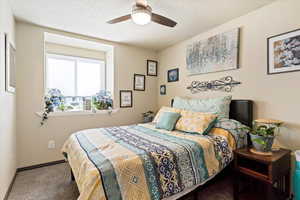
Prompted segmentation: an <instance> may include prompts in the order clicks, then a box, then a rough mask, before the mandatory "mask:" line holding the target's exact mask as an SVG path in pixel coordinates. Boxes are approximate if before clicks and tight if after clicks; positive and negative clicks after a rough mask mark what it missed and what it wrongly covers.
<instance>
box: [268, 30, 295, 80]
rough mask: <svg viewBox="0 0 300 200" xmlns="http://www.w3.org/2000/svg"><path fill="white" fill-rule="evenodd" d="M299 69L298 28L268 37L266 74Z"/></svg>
mask: <svg viewBox="0 0 300 200" xmlns="http://www.w3.org/2000/svg"><path fill="white" fill-rule="evenodd" d="M293 71H300V29H298V30H295V31H291V32H287V33H283V34H280V35H276V36H272V37H269V38H268V74H278V73H284V72H293Z"/></svg>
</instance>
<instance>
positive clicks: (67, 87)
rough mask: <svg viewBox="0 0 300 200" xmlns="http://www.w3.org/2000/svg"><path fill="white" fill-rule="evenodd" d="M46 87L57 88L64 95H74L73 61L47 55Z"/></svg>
mask: <svg viewBox="0 0 300 200" xmlns="http://www.w3.org/2000/svg"><path fill="white" fill-rule="evenodd" d="M47 82H48V83H47V87H48V89H52V88H57V89H59V90H60V91H61V92H62V94H63V95H64V96H75V85H74V83H75V61H72V60H68V59H60V58H54V57H49V58H48V66H47Z"/></svg>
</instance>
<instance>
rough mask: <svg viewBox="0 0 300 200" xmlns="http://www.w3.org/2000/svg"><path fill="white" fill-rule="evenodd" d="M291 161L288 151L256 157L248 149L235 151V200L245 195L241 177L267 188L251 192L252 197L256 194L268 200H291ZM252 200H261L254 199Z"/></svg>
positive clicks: (282, 150) (283, 150)
mask: <svg viewBox="0 0 300 200" xmlns="http://www.w3.org/2000/svg"><path fill="white" fill-rule="evenodd" d="M290 160H291V151H290V150H286V149H281V150H279V151H276V152H273V155H272V156H261V155H256V154H253V153H251V152H250V151H249V149H248V148H245V149H238V150H235V151H234V169H235V170H234V172H235V176H234V200H239V199H240V195H241V194H242V193H243V192H242V191H241V190H240V189H241V187H240V186H241V184H242V183H241V181H240V179H241V177H245V178H246V179H247V178H250V179H249V180H251V181H248V183H249V182H252V181H259V183H263V184H262V185H264V187H265V188H264V189H262V191H255V190H254V191H251V195H255V194H254V193H256V196H259V197H260V198H262V199H267V200H276V199H287V198H289V195H290ZM256 184H257V183H256ZM247 189H248V187H247V188H246V190H247ZM242 196H243V195H242ZM244 196H247V195H244ZM251 199H259V198H258V197H254V198H253V197H252V198H251Z"/></svg>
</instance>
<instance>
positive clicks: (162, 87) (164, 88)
mask: <svg viewBox="0 0 300 200" xmlns="http://www.w3.org/2000/svg"><path fill="white" fill-rule="evenodd" d="M159 91H160V95H166V94H167V87H166V85H161V86H160V90H159Z"/></svg>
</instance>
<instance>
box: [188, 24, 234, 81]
mask: <svg viewBox="0 0 300 200" xmlns="http://www.w3.org/2000/svg"><path fill="white" fill-rule="evenodd" d="M186 64H187V70H188V73H189V75H196V74H206V73H210V72H218V71H226V70H233V69H238V65H239V28H236V29H234V30H231V31H228V32H225V33H221V34H218V35H215V36H212V37H210V38H208V39H205V40H201V41H196V42H194V43H192V44H190V45H188V46H187V51H186Z"/></svg>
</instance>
